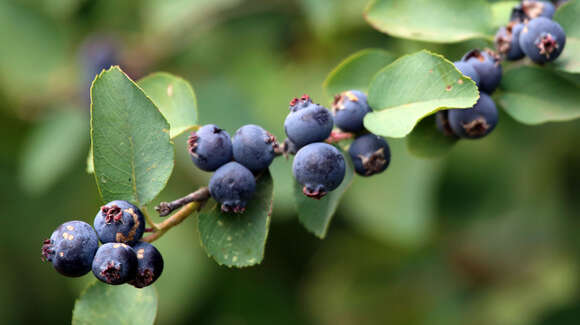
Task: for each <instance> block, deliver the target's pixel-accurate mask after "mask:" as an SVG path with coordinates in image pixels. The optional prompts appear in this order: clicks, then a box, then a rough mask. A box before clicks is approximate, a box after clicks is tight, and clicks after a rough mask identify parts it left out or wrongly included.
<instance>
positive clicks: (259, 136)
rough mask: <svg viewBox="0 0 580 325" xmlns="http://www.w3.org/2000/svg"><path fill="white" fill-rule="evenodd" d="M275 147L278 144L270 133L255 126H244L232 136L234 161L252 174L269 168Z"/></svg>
mask: <svg viewBox="0 0 580 325" xmlns="http://www.w3.org/2000/svg"><path fill="white" fill-rule="evenodd" d="M277 147H278V142H277V141H276V138H275V137H274V136H273V135H272V134H270V132H268V131H266V130H264V129H263V128H261V127H259V126H257V125H253V124H249V125H244V126H242V127H241V128H239V129H238V130H237V131H236V134H235V135H234V140H233V151H234V160H235V161H237V162H239V163H240V164H242V165H244V166H245V167H246V168H248V169H249V170H251V171H252V172H259V171H261V170H263V169H266V168H268V167H269V166H270V164H271V163H272V161H273V160H274V156H275V154H274V149H276V148H277Z"/></svg>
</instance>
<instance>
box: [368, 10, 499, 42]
mask: <svg viewBox="0 0 580 325" xmlns="http://www.w3.org/2000/svg"><path fill="white" fill-rule="evenodd" d="M365 13H366V19H367V21H368V22H369V24H371V25H372V26H373V27H374V28H375V29H377V30H379V31H381V32H383V33H386V34H389V35H392V36H395V37H401V38H408V39H412V40H418V41H427V42H436V43H454V42H460V41H464V40H468V39H471V38H485V37H487V34H489V30H490V28H491V24H492V13H491V8H490V5H489V4H488V3H487V2H486V1H483V0H469V1H465V0H447V1H445V2H444V3H442V2H440V1H429V0H373V1H371V2H370V4H369V6H368V7H367V9H366V12H365Z"/></svg>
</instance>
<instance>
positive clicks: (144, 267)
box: [129, 241, 163, 288]
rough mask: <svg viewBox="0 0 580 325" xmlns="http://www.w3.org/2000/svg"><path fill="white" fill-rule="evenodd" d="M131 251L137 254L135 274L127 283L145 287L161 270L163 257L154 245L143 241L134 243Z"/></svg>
mask: <svg viewBox="0 0 580 325" xmlns="http://www.w3.org/2000/svg"><path fill="white" fill-rule="evenodd" d="M133 251H135V254H136V255H137V275H136V276H135V279H133V280H131V281H129V284H130V285H132V286H134V287H136V288H144V287H147V286H149V285H151V284H153V282H155V281H156V280H157V279H158V278H159V276H160V275H161V273H162V272H163V257H162V256H161V253H159V251H158V250H157V248H155V246H153V245H151V244H149V243H147V242H143V241H141V242H138V243H137V244H135V246H133Z"/></svg>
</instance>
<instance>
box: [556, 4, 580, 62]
mask: <svg viewBox="0 0 580 325" xmlns="http://www.w3.org/2000/svg"><path fill="white" fill-rule="evenodd" d="M578 17H580V1H579V0H571V1H569V2H567V3H565V4H564V5H563V6H562V7H560V8H558V10H557V11H556V14H555V15H554V20H555V21H557V22H558V23H560V25H562V28H564V31H565V32H566V46H565V47H564V51H563V52H562V54H561V55H560V57H559V58H558V59H556V61H554V65H555V66H556V67H557V68H558V69H560V70H563V71H567V72H571V73H580V20H579V19H578Z"/></svg>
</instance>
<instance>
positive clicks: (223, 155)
mask: <svg viewBox="0 0 580 325" xmlns="http://www.w3.org/2000/svg"><path fill="white" fill-rule="evenodd" d="M187 149H188V150H189V154H190V155H191V160H192V161H193V163H194V164H195V165H196V166H197V167H198V168H199V169H201V170H203V171H206V172H213V171H215V170H217V169H218V168H220V167H221V166H223V165H224V164H225V163H227V162H229V161H232V159H233V150H232V140H231V139H230V135H229V134H228V133H227V132H226V131H225V130H222V129H220V128H219V127H217V126H216V125H214V124H207V125H204V126H202V127H201V128H200V129H199V130H197V132H194V133H192V134H191V135H190V136H189V139H188V141H187Z"/></svg>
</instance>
